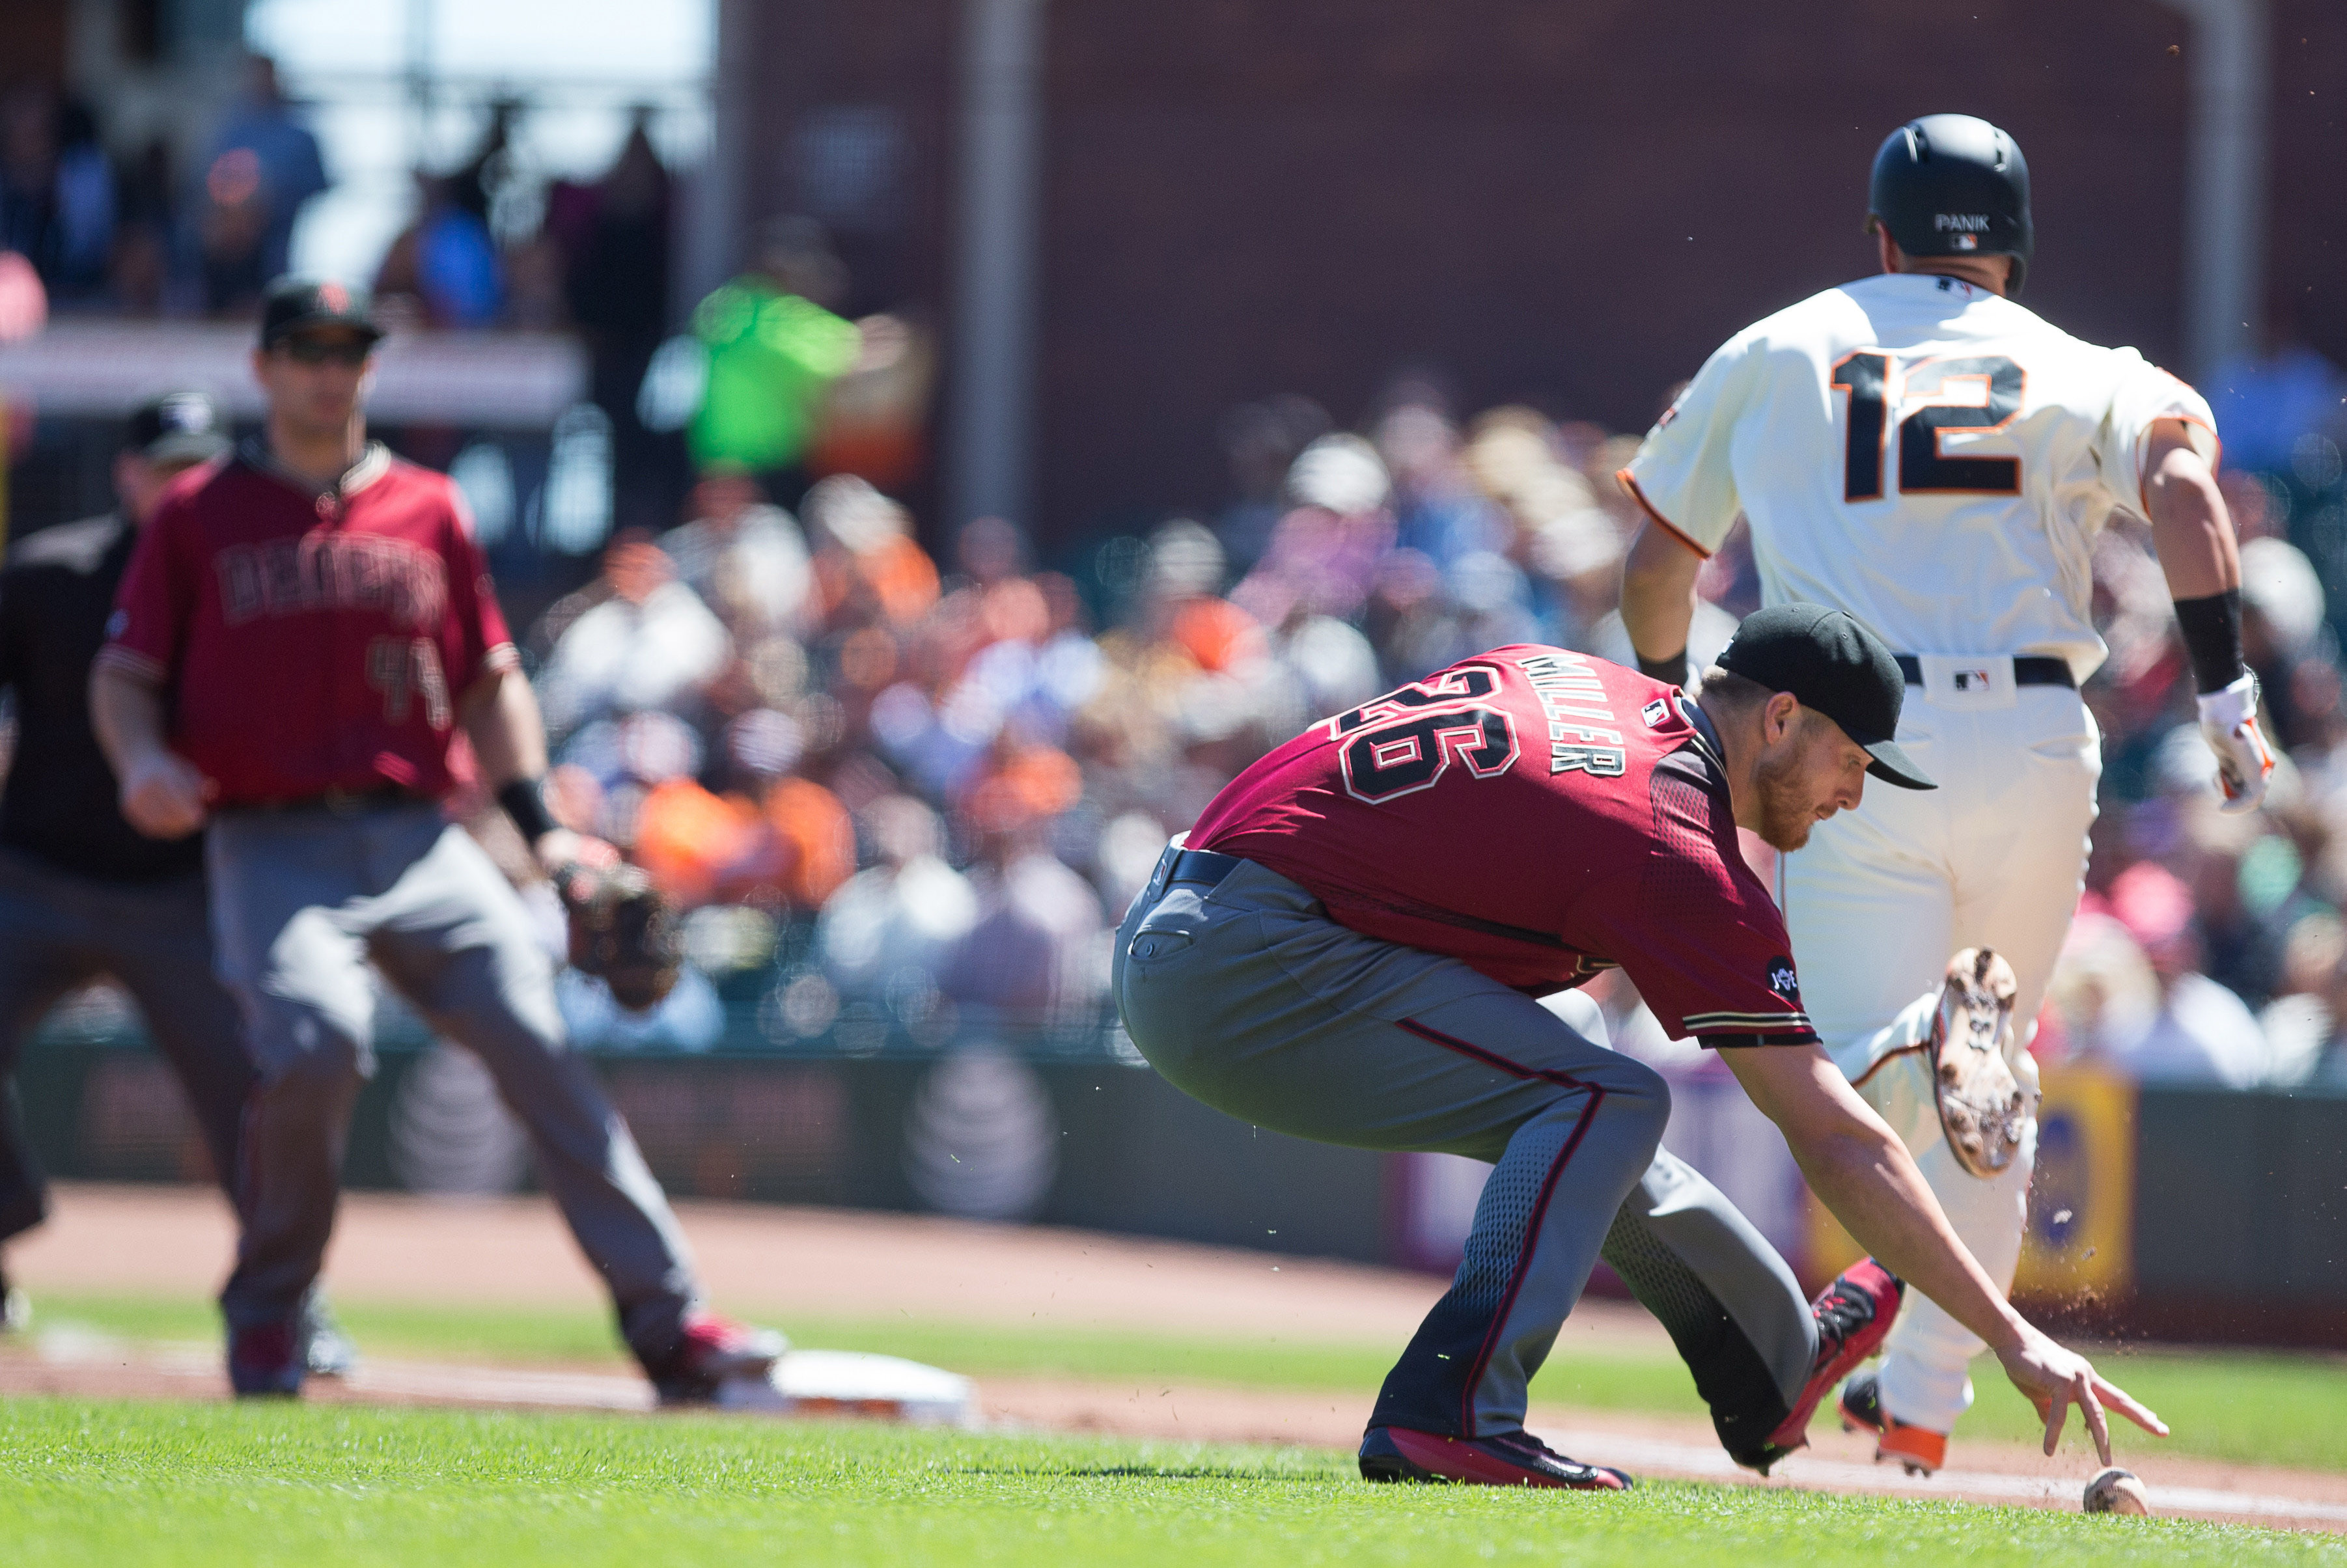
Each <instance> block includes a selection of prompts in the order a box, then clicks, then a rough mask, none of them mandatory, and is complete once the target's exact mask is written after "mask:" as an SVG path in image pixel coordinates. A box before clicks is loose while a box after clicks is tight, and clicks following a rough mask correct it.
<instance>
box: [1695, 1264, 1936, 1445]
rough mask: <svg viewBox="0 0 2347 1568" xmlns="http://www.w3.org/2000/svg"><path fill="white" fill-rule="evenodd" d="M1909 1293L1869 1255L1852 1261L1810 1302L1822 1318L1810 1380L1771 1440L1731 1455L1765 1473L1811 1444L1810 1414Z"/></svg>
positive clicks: (1868, 1351) (1867, 1350)
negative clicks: (1792, 1453) (1816, 1356)
mask: <svg viewBox="0 0 2347 1568" xmlns="http://www.w3.org/2000/svg"><path fill="white" fill-rule="evenodd" d="M1906 1293H1907V1286H1905V1285H1904V1284H1903V1283H1901V1281H1900V1279H1899V1276H1896V1275H1894V1274H1892V1273H1891V1271H1890V1270H1889V1269H1887V1268H1885V1267H1883V1266H1881V1264H1879V1263H1877V1262H1875V1261H1874V1260H1873V1259H1872V1258H1870V1257H1869V1258H1861V1259H1860V1260H1859V1261H1858V1262H1857V1263H1854V1264H1852V1265H1850V1267H1848V1268H1847V1269H1844V1270H1843V1271H1842V1274H1841V1277H1840V1278H1839V1279H1837V1280H1835V1281H1834V1282H1833V1283H1832V1284H1831V1285H1829V1286H1826V1287H1825V1289H1824V1290H1822V1291H1820V1292H1819V1294H1818V1298H1817V1299H1816V1300H1815V1301H1813V1302H1811V1303H1809V1311H1810V1313H1811V1314H1812V1315H1814V1316H1815V1317H1816V1318H1817V1320H1818V1358H1817V1363H1816V1365H1814V1366H1813V1367H1811V1368H1809V1381H1808V1382H1807V1383H1805V1384H1803V1385H1802V1386H1801V1397H1800V1399H1798V1400H1797V1401H1795V1403H1794V1405H1793V1409H1792V1412H1791V1413H1790V1414H1789V1415H1788V1416H1787V1417H1786V1418H1785V1419H1783V1420H1782V1421H1780V1422H1778V1426H1777V1430H1775V1431H1773V1432H1770V1433H1769V1434H1768V1441H1767V1442H1765V1443H1763V1444H1762V1445H1761V1446H1760V1447H1758V1448H1757V1449H1747V1450H1743V1451H1742V1452H1739V1453H1733V1454H1730V1455H1729V1456H1728V1457H1729V1458H1730V1459H1733V1460H1735V1461H1736V1462H1737V1464H1740V1465H1742V1466H1743V1467H1744V1468H1745V1469H1747V1470H1757V1471H1759V1472H1760V1473H1761V1474H1762V1475H1767V1474H1768V1467H1769V1466H1771V1465H1773V1464H1775V1463H1776V1462H1777V1461H1778V1460H1780V1459H1783V1458H1784V1457H1785V1456H1786V1455H1787V1454H1788V1453H1791V1452H1792V1451H1793V1450H1795V1449H1801V1448H1807V1447H1808V1446H1809V1418H1810V1417H1811V1416H1812V1415H1814V1414H1816V1413H1817V1409H1818V1406H1819V1403H1821V1402H1822V1401H1823V1400H1824V1399H1825V1397H1826V1396H1827V1395H1828V1394H1829V1393H1831V1392H1832V1391H1833V1388H1834V1385H1835V1384H1837V1383H1839V1382H1840V1381H1841V1380H1842V1378H1844V1377H1846V1376H1848V1375H1849V1373H1850V1369H1851V1368H1854V1367H1856V1366H1857V1365H1858V1364H1859V1363H1860V1362H1861V1361H1863V1360H1865V1359H1866V1358H1868V1357H1870V1356H1871V1355H1873V1354H1874V1353H1875V1352H1876V1351H1877V1350H1879V1349H1881V1348H1882V1341H1883V1340H1884V1339H1885V1338H1886V1337H1889V1335H1890V1333H1891V1324H1892V1323H1894V1322H1896V1321H1897V1320H1898V1317H1899V1303H1900V1301H1901V1298H1902V1297H1903V1296H1905V1295H1906Z"/></svg>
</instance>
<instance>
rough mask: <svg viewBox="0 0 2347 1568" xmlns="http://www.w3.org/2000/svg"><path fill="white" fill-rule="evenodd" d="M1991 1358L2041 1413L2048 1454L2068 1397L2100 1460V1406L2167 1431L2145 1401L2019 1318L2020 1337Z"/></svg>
mask: <svg viewBox="0 0 2347 1568" xmlns="http://www.w3.org/2000/svg"><path fill="white" fill-rule="evenodd" d="M1996 1358H1997V1359H1998V1360H1999V1361H2002V1362H2004V1375H2005V1376H2006V1377H2008V1378H2012V1379H2013V1386H2014V1388H2016V1389H2020V1390H2021V1391H2022V1392H2023V1393H2024V1394H2025V1395H2027V1396H2028V1397H2029V1402H2030V1403H2031V1404H2033V1405H2034V1406H2036V1407H2037V1413H2038V1414H2039V1415H2041V1416H2044V1417H2045V1451H2046V1452H2047V1453H2049V1454H2050V1453H2052V1452H2053V1451H2054V1448H2055V1444H2056V1443H2058V1442H2060V1441H2061V1440H2062V1424H2063V1422H2064V1421H2065V1419H2067V1418H2068V1415H2069V1410H2070V1406H2071V1404H2072V1403H2073V1402H2075V1403H2076V1405H2077V1407H2078V1413H2079V1414H2080V1415H2081V1416H2083V1417H2084V1418H2085V1419H2086V1430H2087V1431H2088V1432H2090V1433H2091V1434H2093V1436H2094V1440H2095V1452H2096V1453H2097V1454H2098V1455H2100V1456H2101V1458H2102V1461H2103V1462H2104V1463H2105V1464H2106V1465H2107V1464H2109V1463H2110V1462H2111V1429H2110V1422H2109V1419H2108V1418H2106V1416H2105V1415H2104V1410H2105V1409H2106V1407H2107V1408H2108V1409H2114V1410H2116V1411H2117V1412H2118V1413H2119V1414H2121V1415H2123V1416H2125V1417H2126V1418H2127V1419H2128V1420H2131V1421H2133V1422H2134V1423H2135V1424H2136V1425H2137V1426H2139V1427H2141V1428H2142V1429H2143V1430H2145V1431H2147V1432H2149V1433H2151V1434H2152V1435H2153V1436H2154V1437H2162V1438H2164V1437H2166V1436H2167V1435H2168V1423H2167V1422H2166V1421H2163V1420H2161V1419H2159V1418H2158V1417H2157V1416H2156V1415H2154V1414H2153V1413H2152V1412H2151V1410H2150V1409H2149V1408H2148V1407H2147V1406H2144V1405H2140V1404H2137V1402H2136V1400H2135V1399H2134V1397H2133V1396H2131V1395H2130V1394H2128V1393H2127V1390H2126V1389H2122V1388H2120V1387H2119V1386H2118V1385H2117V1384H2116V1383H2112V1382H2109V1381H2107V1380H2106V1379H2105V1378H2103V1376H2102V1374H2100V1373H2099V1372H2096V1370H2095V1368H2094V1367H2093V1365H2092V1364H2091V1363H2089V1362H2088V1361H2087V1359H2086V1358H2085V1357H2084V1356H2081V1355H2079V1354H2078V1353H2077V1352H2076V1351H2075V1350H2068V1349H2065V1348H2063V1347H2061V1346H2059V1345H2056V1344H2055V1342H2054V1341H2053V1340H2051V1339H2049V1338H2047V1337H2045V1335H2044V1334H2042V1333H2040V1332H2039V1331H2038V1330H2037V1329H2035V1328H2034V1327H2030V1326H2029V1325H2027V1324H2025V1323H2024V1325H2022V1338H2021V1341H2020V1343H2018V1344H2016V1345H2013V1346H2010V1347H2008V1348H2004V1349H2002V1350H1999V1351H1998V1352H1997V1353H1996Z"/></svg>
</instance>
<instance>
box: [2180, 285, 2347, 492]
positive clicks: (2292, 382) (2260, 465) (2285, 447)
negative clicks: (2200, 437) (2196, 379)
mask: <svg viewBox="0 0 2347 1568" xmlns="http://www.w3.org/2000/svg"><path fill="white" fill-rule="evenodd" d="M2208 384H2209V406H2210V408H2211V409H2213V410H2214V412H2215V413H2216V415H2217V428H2218V429H2219V430H2220V431H2222V432H2223V433H2224V436H2225V463H2226V466H2228V467H2232V468H2239V469H2241V470H2244V471H2248V472H2260V471H2261V472H2265V473H2270V474H2277V475H2280V474H2287V473H2288V472H2289V471H2290V467H2291V456H2292V451H2293V448H2294V447H2295V446H2297V443H2298V440H2299V437H2301V436H2308V435H2313V434H2317V433H2321V432H2324V431H2329V430H2332V429H2335V428H2337V426H2338V424H2339V417H2340V413H2339V409H2340V399H2341V398H2342V396H2347V376H2342V374H2340V370H2339V367H2338V366H2337V365H2335V364H2332V363H2331V362H2330V361H2329V360H2327V359H2325V358H2323V357H2322V355H2321V354H2320V353H2318V352H2317V351H2316V350H2315V349H2313V348H2311V347H2310V346H2309V345H2308V344H2307V343H2305V341H2304V340H2302V339H2301V337H2300V336H2299V335H2298V329H2297V323H2295V322H2293V321H2292V320H2291V317H2290V315H2289V313H2287V311H2286V310H2284V309H2282V308H2281V307H2280V306H2279V305H2277V306H2276V307H2275V309H2274V310H2273V311H2272V312H2271V313H2270V314H2269V317H2268V320H2267V323H2266V330H2265V333H2264V340H2263V342H2262V343H2260V345H2259V348H2258V351H2257V352H2256V353H2255V354H2244V355H2240V356H2238V357H2236V358H2233V359H2229V360H2227V361H2226V362H2225V363H2224V364H2220V365H2219V366H2218V367H2217V370H2216V374H2213V375H2211V376H2210V377H2209V383H2208Z"/></svg>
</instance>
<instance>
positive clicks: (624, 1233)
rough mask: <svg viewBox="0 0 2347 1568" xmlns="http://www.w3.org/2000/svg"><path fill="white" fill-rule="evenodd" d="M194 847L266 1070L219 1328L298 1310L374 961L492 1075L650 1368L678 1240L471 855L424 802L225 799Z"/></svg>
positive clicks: (679, 1289) (316, 1261)
mask: <svg viewBox="0 0 2347 1568" xmlns="http://www.w3.org/2000/svg"><path fill="white" fill-rule="evenodd" d="M206 847H207V854H208V856H209V865H210V874H211V890H212V920H213V929H214V936H215V939H216V940H217V942H218V944H219V948H220V972H221V977H222V978H223V979H225V980H226V981H227V982H228V985H229V988H230V989H231V991H233V992H234V993H235V995H236V998H237V1000H238V1002H239V1004H240V1005H241V1008H242V1009H243V1012H244V1017H245V1021H246V1028H247V1035H248V1039H249V1040H250V1041H251V1050H252V1053H253V1055H254V1057H255V1059H256V1060H257V1061H258V1062H259V1065H260V1069H261V1081H260V1084H259V1086H258V1088H257V1089H256V1090H255V1091H254V1093H253V1096H252V1099H251V1108H250V1110H249V1111H248V1112H247V1116H246V1121H245V1128H244V1144H243V1149H242V1170H241V1177H240V1181H239V1192H240V1195H241V1199H242V1204H241V1206H242V1208H243V1210H244V1213H245V1229H244V1235H243V1238H242V1240H241V1243H240V1244H239V1245H238V1249H237V1263H236V1270H235V1272H234V1273H233V1274H231V1276H229V1281H228V1284H227V1286H225V1287H224V1288H223V1289H222V1291H221V1293H220V1307H221V1310H222V1312H223V1313H224V1314H225V1315H226V1317H227V1318H228V1321H229V1323H230V1324H231V1326H234V1327H251V1326H255V1325H261V1324H267V1323H272V1322H282V1321H286V1320H288V1319H290V1318H292V1317H293V1315H294V1314H295V1313H296V1312H297V1311H299V1309H300V1307H301V1302H302V1295H303V1293H304V1292H305V1291H307V1290H308V1289H309V1287H310V1283H311V1281H312V1280H313V1279H314V1278H315V1277H316V1276H317V1274H318V1270H319V1266H320V1265H321V1263H322V1261H323V1258H324V1255H325V1250H326V1240H327V1237H328V1235H330V1234H331V1233H332V1231H333V1224H334V1209H335V1204H336V1200H337V1197H338V1194H339V1192H340V1188H341V1178H342V1168H343V1149H344V1145H345V1143H346V1142H347V1137H348V1132H349V1126H350V1115H351V1106H352V1103H353V1102H354V1100H355V1099H356V1098H357V1095H358V1091H359V1085H360V1083H361V1082H362V1081H364V1079H366V1078H367V1077H369V1076H370V1075H371V1074H372V1073H373V1071H374V1049H373V1040H372V1025H373V1019H374V990H373V987H372V985H371V983H370V979H369V977H368V974H367V965H368V963H369V961H370V960H372V961H373V963H374V966H375V968H378V969H380V970H381V971H382V973H383V975H384V979H387V980H389V981H390V982H391V984H392V985H393V986H394V987H395V988H396V989H398V990H399V992H400V994H401V995H403V996H405V998H406V999H408V1000H409V1001H410V1002H411V1003H413V1004H414V1005H415V1009H416V1010H417V1011H418V1012H419V1013H421V1014H422V1015H423V1016H424V1018H425V1020H426V1021H428V1022H429V1023H430V1024H431V1026H432V1027H433V1029H435V1030H437V1031H438V1032H439V1033H441V1034H443V1035H446V1037H447V1038H448V1039H450V1040H455V1041H456V1043H458V1044H459V1045H462V1046H465V1047H466V1048H467V1049H468V1050H472V1051H473V1052H474V1053H476V1054H477V1055H478V1056H479V1057H480V1059H481V1061H483V1062H484V1063H485V1064H486V1065H487V1068H488V1070H489V1072H490V1074H491V1076H492V1077H493V1078H495V1080H496V1081H497V1091H498V1093H499V1094H500V1095H501V1096H502V1097H503V1098H504V1100H505V1102H506V1103H507V1105H508V1106H510V1107H511V1108H512V1110H513V1112H514V1114H515V1115H516V1117H517V1118H518V1119H519V1121H520V1122H521V1123H522V1125H523V1127H524V1128H525V1129H527V1130H528V1133H529V1136H530V1141H531V1143H532V1145H533V1147H534V1148H535V1150H536V1152H537V1155H538V1177H539V1180H540V1181H542V1182H543V1183H544V1184H545V1185H546V1188H547V1191H548V1193H549V1194H552V1196H553V1198H554V1201H555V1203H556V1204H558V1205H559V1207H560V1208H561V1211H562V1216H563V1218H564V1219H565V1220H567V1221H569V1225H570V1231H571V1234H572V1235H574V1236H576V1237H577V1238H578V1241H579V1247H580V1249H581V1250H582V1251H584V1252H585V1253H586V1255H587V1257H588V1260H589V1262H590V1263H591V1264H593V1265H594V1266H595V1268H596V1270H597V1271H598V1272H599V1273H600V1274H601V1276H603V1282H604V1284H605V1285H606V1286H609V1288H610V1293H611V1296H612V1299H613V1301H614V1302H615V1303H616V1304H617V1307H618V1309H619V1316H620V1332H621V1333H622V1334H623V1335H624V1336H625V1337H626V1339H627V1341H628V1344H629V1347H630V1348H631V1349H633V1350H634V1351H635V1353H636V1356H637V1358H638V1359H639V1360H641V1361H642V1362H643V1363H644V1364H645V1365H646V1367H647V1368H658V1367H660V1366H661V1365H663V1364H664V1363H665V1361H666V1360H667V1358H669V1357H670V1355H671V1353H672V1352H673V1350H674V1348H675V1347H676V1345H677V1342H678V1337H679V1332H680V1328H681V1325H682V1318H683V1317H684V1316H685V1314H686V1313H687V1312H689V1311H690V1310H691V1309H692V1307H693V1306H694V1305H695V1296H694V1286H693V1279H692V1263H691V1261H690V1259H689V1257H688V1255H687V1252H686V1249H685V1243H684V1237H683V1235H682V1234H681V1233H680V1232H679V1231H678V1229H677V1225H676V1220H675V1216H674V1215H672V1214H671V1213H670V1212H669V1207H668V1201H667V1199H666V1198H665V1197H663V1196H662V1195H661V1190H660V1185H659V1184H658V1183H656V1182H655V1181H653V1179H652V1176H651V1172H650V1171H648V1170H647V1169H645V1167H644V1163H643V1157H642V1156H641V1154H640V1153H637V1150H636V1144H635V1140H634V1139H633V1138H631V1137H630V1136H629V1133H628V1129H627V1125H626V1123H624V1122H621V1121H620V1117H619V1114H618V1112H615V1111H613V1110H612V1108H611V1106H610V1102H609V1101H608V1100H606V1099H605V1097H604V1095H603V1091H602V1090H601V1088H600V1086H599V1085H598V1083H597V1082H596V1080H595V1076H594V1073H593V1071H591V1070H590V1069H589V1066H588V1064H587V1063H586V1062H585V1061H581V1060H579V1058H578V1057H576V1056H573V1055H572V1054H570V1052H569V1050H567V1049H565V1044H564V1039H563V1032H562V1022H561V1019H560V1018H559V1015H558V1014H557V1013H556V1011H555V1005H554V977H553V969H552V966H551V964H550V962H549V960H548V958H547V956H546V954H545V952H544V951H543V949H542V948H539V946H538V943H537V941H536V939H535V938H533V937H532V935H531V932H530V927H529V920H528V915H527V913H526V912H525V911H524V909H523V907H522V904H521V900H520V897H519V896H518V895H517V894H516V893H515V891H514V889H513V887H512V886H511V885H510V884H508V883H507V881H506V879H505V877H504V876H502V875H500V874H499V872H498V871H497V867H496V866H495V865H493V864H492V863H491V862H490V860H489V857H488V856H487V855H486V854H485V853H483V852H482V850H481V848H480V846H479V845H476V844H475V843H474V842H473V841H472V839H471V838H470V837H469V836H468V835H466V833H465V832H464V830H463V829H461V828H458V827H454V826H451V825H447V824H446V823H445V822H443V821H442V819H441V816H440V814H439V812H438V811H437V810H436V809H434V808H433V807H431V806H428V805H415V806H396V807H388V808H377V809H370V810H364V811H358V812H354V813H349V814H344V813H339V812H335V811H330V810H326V809H324V808H316V809H302V810H289V811H279V812H264V811H247V812H230V813H225V814H223V815H221V816H220V817H219V818H218V819H217V820H216V821H215V822H214V823H213V824H212V827H211V832H210V837H209V839H208V841H207V845H206Z"/></svg>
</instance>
